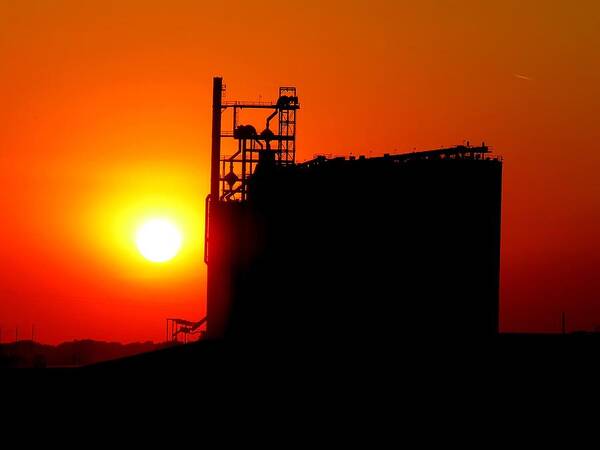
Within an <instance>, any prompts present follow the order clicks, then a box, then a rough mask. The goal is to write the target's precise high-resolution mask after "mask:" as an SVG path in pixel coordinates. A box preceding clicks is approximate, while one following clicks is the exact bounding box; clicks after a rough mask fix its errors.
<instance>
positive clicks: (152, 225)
mask: <svg viewBox="0 0 600 450" xmlns="http://www.w3.org/2000/svg"><path fill="white" fill-rule="evenodd" d="M182 240H183V239H182V236H181V233H180V231H179V230H178V229H177V227H176V226H175V225H174V224H173V223H172V222H170V221H169V220H165V219H151V220H148V221H147V222H144V224H142V226H140V228H138V230H137V232H136V235H135V243H136V245H137V248H138V250H139V251H140V253H141V254H142V256H143V257H144V258H146V259H148V260H149V261H152V262H165V261H168V260H170V259H172V258H173V257H175V255H177V253H178V252H179V249H180V248H181V242H182Z"/></svg>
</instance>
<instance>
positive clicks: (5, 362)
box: [0, 339, 171, 368]
mask: <svg viewBox="0 0 600 450" xmlns="http://www.w3.org/2000/svg"><path fill="white" fill-rule="evenodd" d="M170 345H171V344H166V343H159V344H155V343H153V342H135V343H131V344H121V343H118V342H103V341H94V340H90V339H84V340H76V341H71V342H63V343H62V344H59V345H56V346H54V345H44V344H40V343H37V342H33V341H30V340H23V341H18V342H13V343H10V344H1V345H0V368H10V367H15V368H17V367H22V368H31V367H39V368H43V367H77V366H82V365H87V364H94V363H97V362H101V361H107V360H111V359H117V358H124V357H128V356H133V355H137V354H139V353H146V352H151V351H154V350H158V349H161V348H164V347H168V346H170Z"/></svg>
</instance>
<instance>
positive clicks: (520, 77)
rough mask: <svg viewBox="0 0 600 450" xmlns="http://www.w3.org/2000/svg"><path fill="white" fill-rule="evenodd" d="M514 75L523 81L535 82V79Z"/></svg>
mask: <svg viewBox="0 0 600 450" xmlns="http://www.w3.org/2000/svg"><path fill="white" fill-rule="evenodd" d="M513 75H514V76H515V77H516V78H519V79H521V80H527V81H533V78H531V77H526V76H525V75H519V74H518V73H513Z"/></svg>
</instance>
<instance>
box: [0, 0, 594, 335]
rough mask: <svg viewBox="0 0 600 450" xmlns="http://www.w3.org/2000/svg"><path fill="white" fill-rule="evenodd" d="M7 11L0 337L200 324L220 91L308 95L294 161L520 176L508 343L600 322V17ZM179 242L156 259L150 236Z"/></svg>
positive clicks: (439, 10)
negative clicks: (458, 160) (145, 230)
mask: <svg viewBox="0 0 600 450" xmlns="http://www.w3.org/2000/svg"><path fill="white" fill-rule="evenodd" d="M214 3H215V5H214V6H209V5H208V4H207V2H198V1H191V0H190V1H180V0H170V1H169V2H164V1H151V0H127V1H116V0H102V1H100V0H88V1H85V2H81V1H75V0H72V1H71V0H52V1H51V0H37V1H34V0H20V1H16V0H14V1H3V2H1V3H0V61H1V63H0V64H1V65H2V69H1V70H0V99H1V100H2V102H1V105H0V171H1V172H0V173H1V183H2V191H1V192H2V193H1V194H0V207H1V208H2V212H3V214H2V217H3V220H2V221H1V222H0V246H1V248H2V258H1V260H0V327H2V334H3V336H2V338H3V340H6V339H7V338H8V336H7V333H13V332H14V329H15V327H16V326H19V327H20V328H21V330H23V331H22V334H23V335H26V334H27V333H29V331H26V330H30V327H31V325H32V324H35V325H36V328H37V330H38V337H39V339H40V340H41V341H44V342H49V343H56V342H60V341H63V340H68V339H75V338H94V339H106V340H119V341H135V340H160V339H162V338H163V336H164V319H165V318H166V317H168V316H178V317H186V318H200V317H201V316H202V315H203V314H204V309H205V307H204V301H205V276H206V270H205V266H204V264H203V262H202V251H203V250H202V235H203V216H204V211H203V209H204V197H205V196H206V194H207V191H208V161H209V147H210V99H211V91H210V89H211V79H212V77H213V76H214V75H221V76H223V77H224V78H225V82H226V84H227V86H228V95H229V96H230V98H239V99H250V100H258V98H259V96H261V98H262V99H271V98H274V97H275V96H276V94H277V88H278V86H279V85H295V86H297V88H298V94H299V96H300V100H301V104H302V109H301V111H300V112H299V116H298V121H299V125H298V133H299V140H298V154H299V159H300V160H304V159H309V158H311V157H312V156H313V154H315V153H331V154H335V155H337V154H339V155H348V154H350V153H353V154H359V153H364V154H367V155H369V154H372V155H376V154H380V153H384V152H394V151H399V152H400V151H411V150H412V149H413V148H417V149H428V148H435V147H439V146H446V145H454V144H460V143H462V142H463V141H465V140H469V141H470V142H471V143H477V144H478V143H480V142H481V141H485V142H486V143H488V144H490V145H492V146H493V147H494V150H495V151H496V152H497V153H500V154H501V155H503V156H504V158H505V167H504V169H505V172H504V206H503V208H504V209H503V235H502V274H501V276H502V288H501V327H502V329H503V330H505V331H556V330H558V328H559V325H560V312H561V311H565V312H566V313H567V322H568V326H569V328H586V329H591V328H592V327H594V326H595V325H596V324H599V325H600V277H598V271H599V269H600V238H599V237H598V233H597V230H598V228H599V227H598V225H599V224H600V181H599V177H598V175H597V171H598V168H599V163H600V152H599V150H600V149H599V146H600V128H599V127H598V118H599V117H600V115H599V113H600V57H599V56H600V55H599V53H600V51H599V49H600V6H598V4H597V2H594V1H583V0H582V1H579V2H576V5H575V4H574V3H573V2H568V1H558V2H547V3H552V4H551V5H550V4H543V3H541V2H538V1H531V2H528V1H524V0H518V1H517V0H504V1H488V2H480V1H426V0H425V1H419V2H403V1H400V0H398V1H391V0H389V1H383V0H370V1H352V0H345V1H343V2H342V1H331V2H327V1H303V2H297V3H295V4H294V5H293V6H290V5H288V4H287V3H286V2H283V3H282V2H281V1H271V0H266V1H253V2H248V1H225V2H214ZM155 215H162V216H168V217H170V218H172V220H174V221H175V222H176V223H177V224H178V225H179V226H180V227H181V229H182V231H183V234H184V245H183V248H182V252H181V253H180V255H178V257H177V258H176V259H174V260H173V261H172V262H169V263H165V264H161V265H156V264H153V263H150V262H147V261H145V260H144V259H143V258H142V257H141V256H140V255H139V253H138V252H137V251H136V249H135V246H134V244H133V233H134V231H135V227H136V226H137V225H138V224H139V223H140V222H141V221H143V220H144V218H147V217H152V216H155Z"/></svg>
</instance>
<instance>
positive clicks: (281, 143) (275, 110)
mask: <svg viewBox="0 0 600 450" xmlns="http://www.w3.org/2000/svg"><path fill="white" fill-rule="evenodd" d="M224 92H225V88H224V86H223V82H222V79H221V78H215V79H214V83H213V146H212V148H213V155H212V164H213V167H212V173H211V176H212V177H213V178H212V180H211V182H212V185H211V195H210V198H211V201H215V200H217V201H224V202H229V201H244V200H246V196H247V185H248V180H249V178H250V176H252V174H253V173H254V170H255V169H256V166H257V164H259V163H260V162H265V163H268V162H274V163H275V164H278V165H283V166H285V165H290V164H294V163H295V161H296V111H297V110H298V109H299V108H300V104H299V103H298V97H297V95H296V88H295V87H290V86H286V87H281V88H279V97H278V98H277V101H275V102H241V101H223V94H224ZM227 109H231V110H232V111H233V114H232V116H233V123H232V128H231V130H230V131H223V130H221V124H222V114H223V112H225V111H226V110H227ZM244 109H250V110H267V111H268V110H271V112H270V114H269V115H268V116H267V117H266V119H265V127H264V129H263V130H262V131H258V130H257V128H256V127H255V126H254V125H250V124H242V123H240V112H241V111H242V110H244ZM274 121H276V122H277V124H276V125H275V126H274V125H273V122H274ZM223 138H233V139H234V140H235V141H236V150H235V152H234V153H233V154H232V155H227V156H225V155H221V139H223ZM217 161H218V163H219V166H218V167H219V168H218V172H217V169H216V168H215V163H216V162H217ZM216 180H218V185H216V184H215V181H216Z"/></svg>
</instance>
